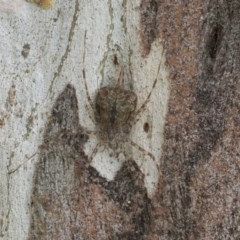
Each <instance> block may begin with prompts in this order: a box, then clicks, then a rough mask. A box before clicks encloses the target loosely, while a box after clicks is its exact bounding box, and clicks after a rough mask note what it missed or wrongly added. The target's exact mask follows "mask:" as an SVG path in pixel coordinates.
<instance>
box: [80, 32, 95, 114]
mask: <svg viewBox="0 0 240 240" xmlns="http://www.w3.org/2000/svg"><path fill="white" fill-rule="evenodd" d="M86 35H87V31H85V36H84V50H83V66H84V65H85V54H86V53H85V49H86V37H87V36H86ZM82 76H83V81H84V86H85V91H86V94H87V100H88V103H89V105H90V106H91V108H92V110H93V111H94V104H93V101H92V99H91V97H90V94H89V91H88V86H87V81H86V73H85V69H84V67H83V70H82Z"/></svg>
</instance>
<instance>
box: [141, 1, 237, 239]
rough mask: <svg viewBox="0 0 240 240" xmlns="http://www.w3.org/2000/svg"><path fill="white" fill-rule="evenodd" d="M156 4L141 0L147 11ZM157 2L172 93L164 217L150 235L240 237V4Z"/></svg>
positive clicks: (158, 201) (159, 199) (161, 199)
mask: <svg viewBox="0 0 240 240" xmlns="http://www.w3.org/2000/svg"><path fill="white" fill-rule="evenodd" d="M152 2H153V1H142V6H144V8H143V9H151V8H150V7H147V6H145V5H146V4H151V3H152ZM154 2H155V3H157V11H156V12H157V14H156V19H157V21H156V22H155V23H154V24H152V26H153V25H155V26H157V27H158V30H155V33H156V34H157V35H156V38H157V37H160V38H161V39H162V42H163V45H164V50H165V55H166V64H167V66H168V69H169V71H170V76H169V81H170V82H171V93H170V99H169V109H168V115H167V117H166V125H165V133H164V136H165V142H164V145H163V156H162V160H161V162H162V165H161V170H162V178H163V179H162V182H163V183H164V184H162V185H159V194H158V195H157V196H156V198H155V200H154V201H153V206H154V207H155V208H157V206H160V208H161V209H162V210H161V212H164V215H161V214H160V215H159V216H158V217H157V218H156V219H155V221H153V225H152V226H153V230H152V231H151V234H150V235H149V236H148V239H225V237H229V239H238V238H240V234H239V230H238V226H239V223H240V211H239V210H238V209H239V207H240V201H239V192H240V185H239V184H238V182H239V175H240V174H239V170H240V169H239V165H240V164H239V155H240V154H239V151H240V150H239V149H240V148H239V147H240V146H239V140H240V139H239V138H240V134H239V132H240V131H239V120H240V119H239V117H238V115H239V104H238V102H239V98H240V97H239V81H238V76H239V64H240V57H239V56H240V55H239V53H240V48H239V44H238V43H237V42H238V40H237V39H239V37H240V29H239V20H238V19H239V14H240V12H239V9H240V3H239V1H237V0H231V1H217V0H215V1H204V2H203V1H199V0H197V1H166V0H161V1H160V0H159V1H154ZM145 11H146V10H145ZM142 14H143V17H142V19H143V20H142V22H141V24H143V26H142V31H141V34H142V35H141V38H142V40H141V43H142V49H143V56H146V55H147V54H148V52H149V51H150V50H149V49H151V43H152V42H153V41H154V39H153V40H152V41H147V40H146V39H149V36H148V35H149V33H151V29H148V31H146V30H145V29H146V28H147V27H149V26H150V25H151V24H149V22H154V20H152V19H151V21H146V20H145V18H144V17H145V16H147V14H146V15H144V11H143V12H142ZM145 22H147V23H148V24H145ZM144 24H145V25H144ZM147 44H149V45H147Z"/></svg>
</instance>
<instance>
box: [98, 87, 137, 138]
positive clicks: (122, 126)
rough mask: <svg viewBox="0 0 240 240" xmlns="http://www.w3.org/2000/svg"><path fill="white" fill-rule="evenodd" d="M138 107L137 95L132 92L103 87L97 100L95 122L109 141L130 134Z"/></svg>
mask: <svg viewBox="0 0 240 240" xmlns="http://www.w3.org/2000/svg"><path fill="white" fill-rule="evenodd" d="M136 105H137V95H136V94H135V93H134V92H133V91H130V90H125V89H123V88H117V87H103V88H101V89H100V90H99V91H98V92H97V95H96V99H95V120H96V122H97V124H98V125H99V128H100V131H102V132H104V134H106V136H107V138H108V139H109V140H112V139H114V138H116V135H119V134H120V135H123V134H128V133H129V132H130V130H131V122H132V120H133V118H134V113H135V110H136Z"/></svg>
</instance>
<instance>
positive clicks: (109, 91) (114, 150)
mask: <svg viewBox="0 0 240 240" xmlns="http://www.w3.org/2000/svg"><path fill="white" fill-rule="evenodd" d="M159 71H160V64H159V67H158V71H157V75H158V73H159ZM82 77H83V81H84V86H85V91H86V97H87V104H88V108H89V107H90V110H91V113H92V114H90V116H92V117H90V119H91V120H92V122H93V123H94V124H95V131H92V133H94V134H95V136H94V137H95V138H96V141H95V142H96V143H95V146H93V147H92V148H91V150H90V151H89V154H88V153H87V155H88V161H89V163H90V164H91V165H95V164H92V161H94V160H95V157H96V155H98V154H100V153H102V154H103V155H101V156H100V158H101V160H100V161H106V158H109V159H110V162H111V163H112V162H113V161H114V159H115V160H116V159H117V160H118V163H116V164H118V165H119V166H118V167H117V169H114V167H113V168H112V169H111V167H109V165H108V167H106V168H108V169H107V171H109V172H110V171H112V175H111V173H110V175H111V177H108V178H110V179H113V178H114V176H115V173H114V171H115V172H116V171H117V170H118V169H120V165H121V162H123V161H125V160H129V159H131V158H133V155H132V152H133V149H135V150H137V151H138V152H140V153H141V154H142V155H144V156H147V157H148V158H150V159H151V161H152V162H154V164H155V166H156V168H155V169H154V170H155V171H156V169H157V171H158V165H157V163H156V160H155V156H154V155H153V154H152V153H151V152H149V151H146V150H145V149H144V148H143V147H141V146H139V145H138V144H137V143H136V142H134V141H133V140H132V137H131V133H132V128H133V126H134V125H135V124H136V123H137V122H138V120H139V119H140V118H141V114H142V113H143V112H144V111H145V109H146V107H147V104H148V102H149V100H150V98H151V95H152V92H153V90H154V88H155V87H156V84H157V77H156V78H155V80H154V81H153V84H152V87H151V90H150V92H149V93H148V95H147V97H146V99H145V101H144V102H143V103H142V104H141V105H140V107H139V108H137V100H138V97H137V94H136V93H135V92H134V91H132V90H128V89H126V88H125V87H124V71H123V68H121V70H120V74H119V78H118V81H117V82H116V84H115V86H105V87H101V88H100V89H98V90H97V92H96V95H95V98H94V100H92V98H91V96H90V93H89V90H88V86H87V81H86V76H85V70H84V69H83V70H82ZM90 135H91V134H90ZM90 139H91V136H90ZM90 141H91V140H90ZM101 148H103V150H102V152H101V151H100V149H101ZM85 153H86V151H85ZM108 162H109V161H108ZM102 165H104V164H103V163H102ZM140 167H141V166H140ZM97 170H99V169H97ZM105 170H106V169H105ZM100 171H101V170H100ZM145 175H146V174H145ZM145 180H146V179H145ZM151 194H152V193H149V195H151Z"/></svg>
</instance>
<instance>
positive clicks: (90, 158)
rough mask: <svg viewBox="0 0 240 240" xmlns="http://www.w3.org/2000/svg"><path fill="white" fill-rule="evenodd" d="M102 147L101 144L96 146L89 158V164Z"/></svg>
mask: <svg viewBox="0 0 240 240" xmlns="http://www.w3.org/2000/svg"><path fill="white" fill-rule="evenodd" d="M101 146H102V144H101V143H98V144H97V145H96V146H95V148H94V149H93V151H92V153H91V155H90V157H88V161H89V163H91V162H92V160H93V158H94V157H95V156H96V154H97V152H98V150H99V149H100V147H101Z"/></svg>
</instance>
